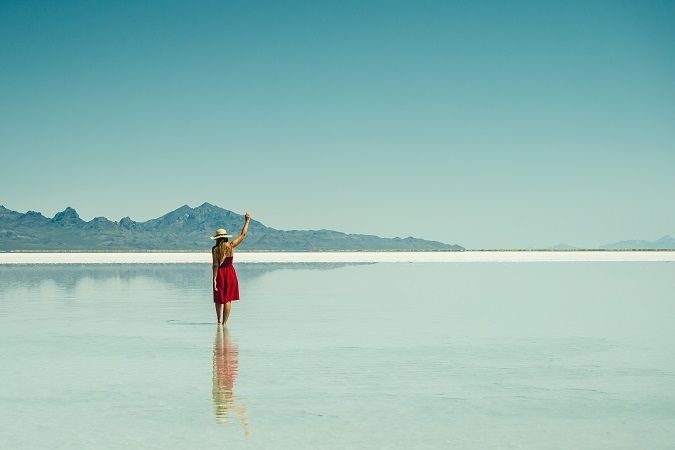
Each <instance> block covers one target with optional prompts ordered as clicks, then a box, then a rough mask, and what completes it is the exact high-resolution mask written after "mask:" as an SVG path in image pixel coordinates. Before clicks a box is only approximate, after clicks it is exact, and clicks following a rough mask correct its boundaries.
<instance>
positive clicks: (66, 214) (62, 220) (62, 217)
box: [52, 206, 85, 226]
mask: <svg viewBox="0 0 675 450" xmlns="http://www.w3.org/2000/svg"><path fill="white" fill-rule="evenodd" d="M52 223H54V224H56V225H59V226H73V225H82V224H84V223H85V222H84V220H82V219H80V216H79V214H77V211H75V210H74V209H73V208H71V207H70V206H68V207H67V208H66V209H64V210H63V211H61V212H59V213H56V214H55V215H54V218H53V219H52Z"/></svg>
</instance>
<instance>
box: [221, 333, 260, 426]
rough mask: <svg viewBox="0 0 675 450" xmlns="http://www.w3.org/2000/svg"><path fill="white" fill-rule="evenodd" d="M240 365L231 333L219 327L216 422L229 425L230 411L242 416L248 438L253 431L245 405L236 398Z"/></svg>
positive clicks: (237, 350)
mask: <svg viewBox="0 0 675 450" xmlns="http://www.w3.org/2000/svg"><path fill="white" fill-rule="evenodd" d="M238 365H239V349H238V348H237V345H236V344H235V343H233V342H232V339H231V338H230V332H229V331H228V330H227V328H225V327H218V330H217V331H216V340H215V342H214V344H213V391H212V392H213V408H214V412H215V415H216V422H218V423H227V422H228V416H229V414H230V411H232V412H234V413H235V414H238V415H241V420H242V423H243V425H244V430H245V432H246V437H247V438H248V437H249V436H250V434H251V431H250V430H249V428H248V417H247V416H246V407H245V405H244V403H243V402H242V401H241V400H240V399H238V398H237V397H235V396H234V393H233V392H232V390H233V389H234V381H235V379H236V378H237V366H238Z"/></svg>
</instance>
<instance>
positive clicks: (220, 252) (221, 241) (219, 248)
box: [215, 238, 227, 266]
mask: <svg viewBox="0 0 675 450" xmlns="http://www.w3.org/2000/svg"><path fill="white" fill-rule="evenodd" d="M215 248H216V258H217V259H218V266H222V265H223V262H225V257H226V254H225V249H226V248H227V238H218V240H217V241H216V245H215Z"/></svg>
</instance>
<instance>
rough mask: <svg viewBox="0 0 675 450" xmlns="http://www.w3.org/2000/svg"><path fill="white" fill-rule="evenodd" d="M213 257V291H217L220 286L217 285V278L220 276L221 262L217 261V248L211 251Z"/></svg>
mask: <svg viewBox="0 0 675 450" xmlns="http://www.w3.org/2000/svg"><path fill="white" fill-rule="evenodd" d="M211 256H212V257H213V290H214V291H217V290H218V285H217V284H216V276H218V264H219V263H220V261H216V259H217V258H218V257H217V256H216V249H215V248H212V249H211Z"/></svg>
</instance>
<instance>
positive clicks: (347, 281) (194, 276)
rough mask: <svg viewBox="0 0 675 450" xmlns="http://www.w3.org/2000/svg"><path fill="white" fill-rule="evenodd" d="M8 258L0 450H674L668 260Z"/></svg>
mask: <svg viewBox="0 0 675 450" xmlns="http://www.w3.org/2000/svg"><path fill="white" fill-rule="evenodd" d="M235 267H236V268H237V271H238V273H239V278H240V286H241V291H242V300H241V301H239V302H235V303H234V306H233V308H232V316H231V319H230V322H231V323H230V324H229V326H228V329H227V330H223V329H222V328H221V329H218V327H217V325H216V323H215V322H216V319H215V312H214V308H213V304H212V302H211V292H210V267H209V266H208V265H206V264H178V265H175V264H160V265H143V264H117V265H72V264H71V265H52V266H31V265H27V266H11V265H10V266H8V265H4V266H2V265H0V360H1V361H2V365H1V367H0V413H1V414H2V422H3V423H2V426H1V427H0V443H1V446H2V447H3V448H67V449H79V448H83V449H84V448H86V449H89V448H141V447H142V448H162V449H167V448H177V449H185V448H251V449H254V448H255V449H285V448H288V449H310V448H311V449H314V448H328V449H333V448H334V449H344V448H350V449H355V448H363V449H379V448H381V449H406V450H407V449H411V448H414V449H425V448H429V449H432V448H433V449H440V448H457V449H492V448H495V449H497V448H499V449H537V450H539V449H572V448H573V449H594V450H596V449H613V450H614V449H646V448H648V449H673V448H675V444H673V443H674V442H675V327H674V326H673V323H674V319H675V295H674V294H673V293H675V264H673V263H663V262H662V263H658V262H650V263H635V262H633V263H627V262H626V263H412V264H410V263H378V264H352V265H346V264H342V265H339V264H244V263H239V264H237V263H235Z"/></svg>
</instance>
